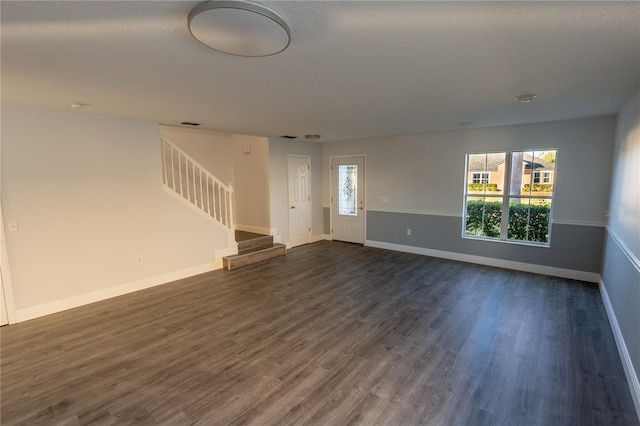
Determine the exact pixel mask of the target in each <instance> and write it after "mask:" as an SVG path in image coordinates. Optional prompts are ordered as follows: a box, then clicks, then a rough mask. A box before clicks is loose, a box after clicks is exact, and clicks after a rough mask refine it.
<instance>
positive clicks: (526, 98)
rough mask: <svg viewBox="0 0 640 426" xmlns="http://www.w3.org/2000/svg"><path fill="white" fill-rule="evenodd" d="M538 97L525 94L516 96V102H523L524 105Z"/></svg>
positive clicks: (532, 94) (533, 94)
mask: <svg viewBox="0 0 640 426" xmlns="http://www.w3.org/2000/svg"><path fill="white" fill-rule="evenodd" d="M537 97H538V95H536V94H535V93H525V94H524V95H520V96H516V100H517V101H518V102H522V103H523V104H527V103H529V102H531V101H533V100H534V99H535V98H537Z"/></svg>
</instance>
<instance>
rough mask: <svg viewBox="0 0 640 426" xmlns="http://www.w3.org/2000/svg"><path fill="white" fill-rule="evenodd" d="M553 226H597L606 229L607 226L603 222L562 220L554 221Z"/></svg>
mask: <svg viewBox="0 0 640 426" xmlns="http://www.w3.org/2000/svg"><path fill="white" fill-rule="evenodd" d="M551 224H552V225H574V226H595V227H604V226H605V224H604V223H602V222H587V221H582V220H562V219H558V220H556V219H552V221H551Z"/></svg>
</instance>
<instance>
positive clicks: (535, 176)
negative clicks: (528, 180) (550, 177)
mask: <svg viewBox="0 0 640 426" xmlns="http://www.w3.org/2000/svg"><path fill="white" fill-rule="evenodd" d="M533 183H540V172H534V173H533Z"/></svg>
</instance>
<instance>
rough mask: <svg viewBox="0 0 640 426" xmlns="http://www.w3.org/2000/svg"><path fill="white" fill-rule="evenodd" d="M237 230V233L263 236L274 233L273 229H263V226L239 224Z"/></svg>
mask: <svg viewBox="0 0 640 426" xmlns="http://www.w3.org/2000/svg"><path fill="white" fill-rule="evenodd" d="M236 230H237V231H245V232H253V233H256V234H262V235H273V234H272V233H271V232H272V229H271V228H263V227H261V226H253V225H241V224H237V225H236Z"/></svg>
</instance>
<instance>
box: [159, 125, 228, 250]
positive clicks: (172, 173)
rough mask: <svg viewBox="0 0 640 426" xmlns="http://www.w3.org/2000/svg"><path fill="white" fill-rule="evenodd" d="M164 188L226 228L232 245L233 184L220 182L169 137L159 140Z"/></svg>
mask: <svg viewBox="0 0 640 426" xmlns="http://www.w3.org/2000/svg"><path fill="white" fill-rule="evenodd" d="M160 144H161V147H160V148H161V155H162V183H163V187H164V189H165V190H166V191H167V192H168V193H170V194H171V195H173V196H174V197H176V198H178V199H180V200H181V201H182V202H184V203H186V204H187V205H188V206H190V207H191V208H192V209H194V210H195V211H197V212H198V213H200V214H202V215H204V216H205V217H206V218H207V219H209V220H210V221H211V222H213V223H215V224H216V225H218V226H220V227H222V228H223V229H224V230H225V231H226V232H227V240H228V244H229V246H230V247H231V246H234V245H235V240H234V229H235V228H234V225H233V210H232V208H233V207H232V206H233V187H232V186H231V184H224V183H223V182H221V181H220V180H219V179H218V178H216V177H215V176H213V175H212V174H211V173H209V172H208V171H207V170H206V169H205V168H204V167H202V166H201V165H200V164H198V163H197V162H196V161H195V160H194V159H193V158H191V157H190V156H189V155H188V154H187V153H186V152H184V151H183V150H181V149H180V148H178V146H177V145H176V144H174V143H173V142H171V141H170V140H169V139H167V138H165V137H162V138H161V140H160Z"/></svg>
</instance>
